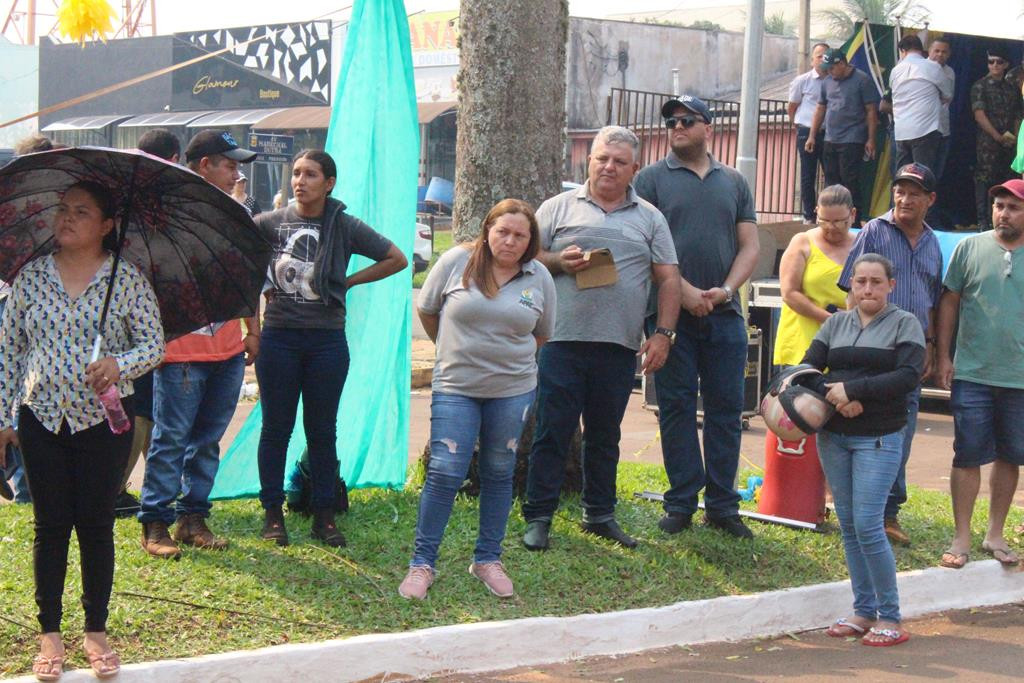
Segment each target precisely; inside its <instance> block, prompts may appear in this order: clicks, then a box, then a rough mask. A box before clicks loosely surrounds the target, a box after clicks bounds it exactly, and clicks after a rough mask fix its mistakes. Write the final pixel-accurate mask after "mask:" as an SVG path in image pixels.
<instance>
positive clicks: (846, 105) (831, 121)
mask: <svg viewBox="0 0 1024 683" xmlns="http://www.w3.org/2000/svg"><path fill="white" fill-rule="evenodd" d="M880 99H881V97H879V95H878V88H876V87H875V83H874V81H872V80H871V77H870V76H868V75H867V74H866V73H864V72H863V71H861V70H860V69H854V70H853V73H851V74H850V75H849V76H847V77H846V78H844V79H843V80H841V81H837V80H836V79H834V78H832V76H828V77H827V78H826V79H825V80H823V81H822V82H821V98H820V99H819V100H818V101H819V102H820V103H822V104H824V105H825V107H826V109H825V142H832V143H836V144H849V143H860V144H864V143H865V142H867V141H868V119H867V113H866V110H865V109H864V107H866V106H867V105H869V104H878V101H879V100H880Z"/></svg>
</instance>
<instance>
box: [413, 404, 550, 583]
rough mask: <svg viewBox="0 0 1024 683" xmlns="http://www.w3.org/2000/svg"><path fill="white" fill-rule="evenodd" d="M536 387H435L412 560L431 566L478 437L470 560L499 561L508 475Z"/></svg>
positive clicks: (509, 491) (508, 500) (507, 504)
mask: <svg viewBox="0 0 1024 683" xmlns="http://www.w3.org/2000/svg"><path fill="white" fill-rule="evenodd" d="M534 393H535V392H534V391H533V390H531V391H528V392H526V393H525V394H520V395H518V396H509V397H506V398H473V397H471V396H459V395H456V394H445V393H440V392H435V393H434V395H433V398H432V399H431V402H430V465H429V467H428V468H427V480H426V481H425V482H424V484H423V493H422V494H420V511H419V519H418V520H417V522H416V543H415V550H414V551H413V556H412V562H411V563H410V565H412V566H418V565H419V566H422V565H426V566H428V567H433V566H434V564H435V563H436V562H437V553H438V548H439V547H440V546H441V539H442V537H443V536H444V530H445V527H446V526H448V518H449V517H451V514H452V504H453V503H454V502H455V495H456V494H457V493H458V491H459V487H460V486H462V483H463V482H464V481H465V480H466V473H467V472H468V471H469V463H470V460H471V459H472V457H473V449H474V447H475V446H476V444H477V439H478V438H479V440H480V455H479V457H478V459H477V464H478V467H479V472H480V527H479V530H478V532H477V538H476V550H475V552H474V553H473V561H474V562H477V563H484V562H497V561H498V560H500V559H501V542H502V540H504V538H505V526H506V525H507V523H508V513H509V510H511V509H512V480H513V478H514V476H515V471H516V450H517V449H518V447H519V437H520V436H522V434H523V423H524V422H525V420H526V415H527V413H528V412H529V410H530V405H532V404H533V397H534Z"/></svg>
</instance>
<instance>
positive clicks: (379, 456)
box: [211, 0, 420, 499]
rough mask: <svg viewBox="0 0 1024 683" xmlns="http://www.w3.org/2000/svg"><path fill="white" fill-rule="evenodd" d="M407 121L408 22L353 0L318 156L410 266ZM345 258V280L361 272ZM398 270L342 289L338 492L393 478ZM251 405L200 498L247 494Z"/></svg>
mask: <svg viewBox="0 0 1024 683" xmlns="http://www.w3.org/2000/svg"><path fill="white" fill-rule="evenodd" d="M419 149H420V143H419V123H418V118H417V110H416V91H415V88H414V81H413V70H412V52H411V44H410V41H409V24H408V20H407V18H406V14H405V6H404V3H403V2H402V0H356V2H355V6H354V7H353V9H352V17H351V20H350V22H349V29H348V36H347V38H346V41H345V55H344V59H343V61H342V66H341V72H340V74H339V76H338V85H337V88H336V89H335V94H334V100H333V104H332V108H331V124H330V129H329V131H328V135H327V147H326V151H327V152H328V153H329V154H330V155H331V156H332V157H334V160H335V161H336V162H337V164H338V182H337V185H336V186H335V188H334V191H333V193H332V196H334V197H336V198H338V199H340V200H342V201H343V202H345V204H347V205H348V212H349V213H351V214H352V215H354V216H357V217H359V218H361V219H362V220H363V221H365V222H366V223H368V224H369V225H370V226H372V227H373V228H375V229H376V230H377V231H378V232H380V233H381V234H383V235H385V236H386V237H388V238H389V239H390V240H391V241H392V242H394V243H395V244H396V245H397V246H398V248H399V249H401V250H402V251H403V252H404V253H405V254H406V256H407V257H409V262H410V263H411V262H412V258H411V254H412V243H413V232H414V230H415V227H414V226H415V223H416V185H417V174H418V169H419ZM369 263H370V262H369V261H368V260H367V259H365V258H364V257H361V256H356V257H353V259H352V262H351V263H350V265H349V273H352V272H355V271H357V270H360V269H362V268H365V267H366V266H367V265H369ZM411 297H412V286H411V283H410V274H409V271H408V270H406V271H403V272H402V273H399V274H397V275H394V276H392V277H390V278H387V279H385V280H382V281H379V282H375V283H372V284H369V285H363V286H359V287H355V288H353V289H352V290H350V291H349V293H348V301H347V307H348V312H347V322H346V335H347V337H348V345H349V352H350V354H351V365H350V368H349V373H348V379H347V380H346V382H345V391H344V393H343V394H342V398H341V407H340V409H339V411H338V415H337V416H336V418H335V417H334V416H323V417H324V418H325V419H337V424H338V458H339V461H340V463H341V476H342V477H343V478H344V479H345V482H346V483H347V484H348V486H349V488H359V487H366V486H386V487H393V488H400V487H401V486H402V485H403V484H404V482H405V474H406V463H407V462H408V451H409V444H408V441H409V376H410V373H411V360H410V324H411V321H410V310H411ZM260 416H261V411H260V406H256V408H255V409H254V410H253V412H252V414H251V415H250V416H249V418H248V420H247V421H246V423H245V425H244V426H243V427H242V430H241V432H239V434H238V436H237V437H236V438H235V440H234V442H233V443H232V444H231V447H230V448H229V449H228V452H227V453H226V454H225V455H224V458H223V459H222V461H221V465H220V471H219V472H218V475H217V481H216V483H215V485H214V488H213V493H212V495H211V498H215V499H225V498H242V497H248V496H254V495H256V494H258V493H259V489H260V485H259V472H258V468H257V464H256V450H257V447H258V445H259V437H260V429H261V419H260ZM302 420H303V416H302V406H301V405H300V406H299V412H298V416H297V418H296V428H295V431H294V432H293V434H292V439H291V444H290V445H289V447H288V465H287V468H286V470H285V471H286V476H285V484H286V487H287V485H288V482H289V480H290V478H291V477H290V473H291V472H292V471H293V469H294V466H295V462H296V461H297V460H298V459H299V457H300V456H301V455H302V452H303V451H304V450H305V447H306V439H305V436H304V434H303V429H302Z"/></svg>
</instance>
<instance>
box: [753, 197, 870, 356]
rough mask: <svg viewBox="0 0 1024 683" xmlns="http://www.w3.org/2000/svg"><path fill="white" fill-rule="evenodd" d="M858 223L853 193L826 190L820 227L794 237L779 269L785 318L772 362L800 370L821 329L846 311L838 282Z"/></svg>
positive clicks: (819, 212)
mask: <svg viewBox="0 0 1024 683" xmlns="http://www.w3.org/2000/svg"><path fill="white" fill-rule="evenodd" d="M856 218H857V209H856V208H854V206H853V197H852V196H851V194H850V191H849V190H848V189H846V188H845V187H843V186H842V185H831V186H829V187H826V188H825V189H824V190H822V191H821V194H819V195H818V225H817V227H814V228H811V229H810V230H807V231H806V232H800V233H797V234H796V235H793V239H792V240H790V242H789V246H788V247H787V248H786V251H785V253H783V255H782V262H781V263H780V265H779V284H780V285H781V289H782V301H783V305H782V316H781V317H780V319H779V328H778V331H777V332H776V335H775V352H774V356H773V360H772V362H773V363H774V364H775V365H777V366H787V365H797V364H798V363H800V360H801V359H802V358H803V357H804V353H806V352H807V348H808V347H809V346H810V345H811V340H812V339H813V338H814V335H815V334H816V333H817V332H818V328H819V327H821V325H822V323H824V322H825V321H826V320H828V318H829V316H831V315H832V313H833V312H835V311H837V310H843V309H845V308H846V292H844V291H843V290H841V289H839V287H838V286H837V285H836V282H837V281H838V280H839V274H840V273H841V272H842V270H843V264H844V263H846V257H847V255H848V254H849V253H850V249H851V248H852V247H853V235H851V234H850V226H851V225H853V223H854V221H855V220H856Z"/></svg>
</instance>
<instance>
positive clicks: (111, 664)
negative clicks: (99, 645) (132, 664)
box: [85, 650, 121, 678]
mask: <svg viewBox="0 0 1024 683" xmlns="http://www.w3.org/2000/svg"><path fill="white" fill-rule="evenodd" d="M85 654H86V656H87V657H88V658H89V666H91V667H92V672H93V673H94V674H96V678H110V677H111V676H116V675H117V674H118V672H120V671H121V658H120V657H119V656H118V654H117V653H116V652H114V651H113V650H108V651H107V652H104V653H102V654H90V653H88V652H87V653H85Z"/></svg>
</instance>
